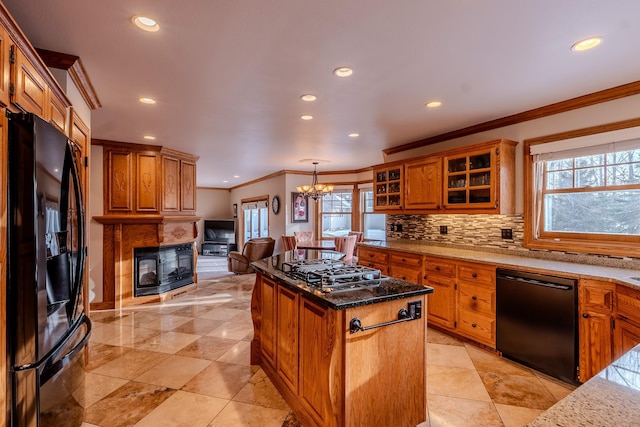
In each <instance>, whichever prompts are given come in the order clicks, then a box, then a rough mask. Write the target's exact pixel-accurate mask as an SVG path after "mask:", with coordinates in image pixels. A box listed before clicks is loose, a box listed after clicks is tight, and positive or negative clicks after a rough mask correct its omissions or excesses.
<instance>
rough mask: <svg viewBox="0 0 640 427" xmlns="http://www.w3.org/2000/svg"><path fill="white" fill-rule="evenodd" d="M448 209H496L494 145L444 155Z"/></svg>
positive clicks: (445, 197) (445, 204)
mask: <svg viewBox="0 0 640 427" xmlns="http://www.w3.org/2000/svg"><path fill="white" fill-rule="evenodd" d="M444 170H445V179H444V206H445V207H446V208H447V209H495V208H497V204H496V202H497V198H496V192H495V188H496V185H495V184H496V183H495V181H496V177H497V167H496V158H495V148H492V149H487V150H480V151H474V152H470V153H467V154H462V155H457V156H453V157H445V158H444Z"/></svg>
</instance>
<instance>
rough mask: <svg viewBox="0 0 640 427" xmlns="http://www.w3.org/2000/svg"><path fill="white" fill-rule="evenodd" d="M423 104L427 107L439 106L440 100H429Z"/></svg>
mask: <svg viewBox="0 0 640 427" xmlns="http://www.w3.org/2000/svg"><path fill="white" fill-rule="evenodd" d="M424 105H425V107H428V108H436V107H439V106H441V105H442V102H440V101H429V102H427V103H426V104H424Z"/></svg>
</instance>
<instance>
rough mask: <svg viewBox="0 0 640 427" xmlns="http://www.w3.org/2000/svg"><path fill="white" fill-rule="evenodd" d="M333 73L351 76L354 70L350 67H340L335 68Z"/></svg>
mask: <svg viewBox="0 0 640 427" xmlns="http://www.w3.org/2000/svg"><path fill="white" fill-rule="evenodd" d="M333 74H335V75H336V76H338V77H349V76H350V75H351V74H353V70H352V69H351V68H348V67H339V68H336V69H335V70H333Z"/></svg>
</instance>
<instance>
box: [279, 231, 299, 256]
mask: <svg viewBox="0 0 640 427" xmlns="http://www.w3.org/2000/svg"><path fill="white" fill-rule="evenodd" d="M296 243H297V242H296V236H285V235H284V234H283V235H282V251H283V252H287V251H291V250H293V249H295V248H296Z"/></svg>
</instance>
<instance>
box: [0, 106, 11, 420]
mask: <svg viewBox="0 0 640 427" xmlns="http://www.w3.org/2000/svg"><path fill="white" fill-rule="evenodd" d="M0 113H1V114H2V116H1V117H0V130H1V131H2V132H1V133H0V153H2V155H0V188H2V193H1V194H0V224H2V226H0V425H2V426H4V425H7V419H6V417H7V411H6V408H7V403H8V402H7V396H8V395H9V394H8V393H7V391H8V390H7V384H8V383H7V372H8V369H7V362H8V360H9V357H8V355H7V265H6V263H7V227H6V224H7V188H8V185H7V179H8V167H9V164H8V162H7V157H8V156H7V154H8V151H9V149H8V145H7V136H8V129H7V116H6V114H5V109H4V108H2V109H0Z"/></svg>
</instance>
